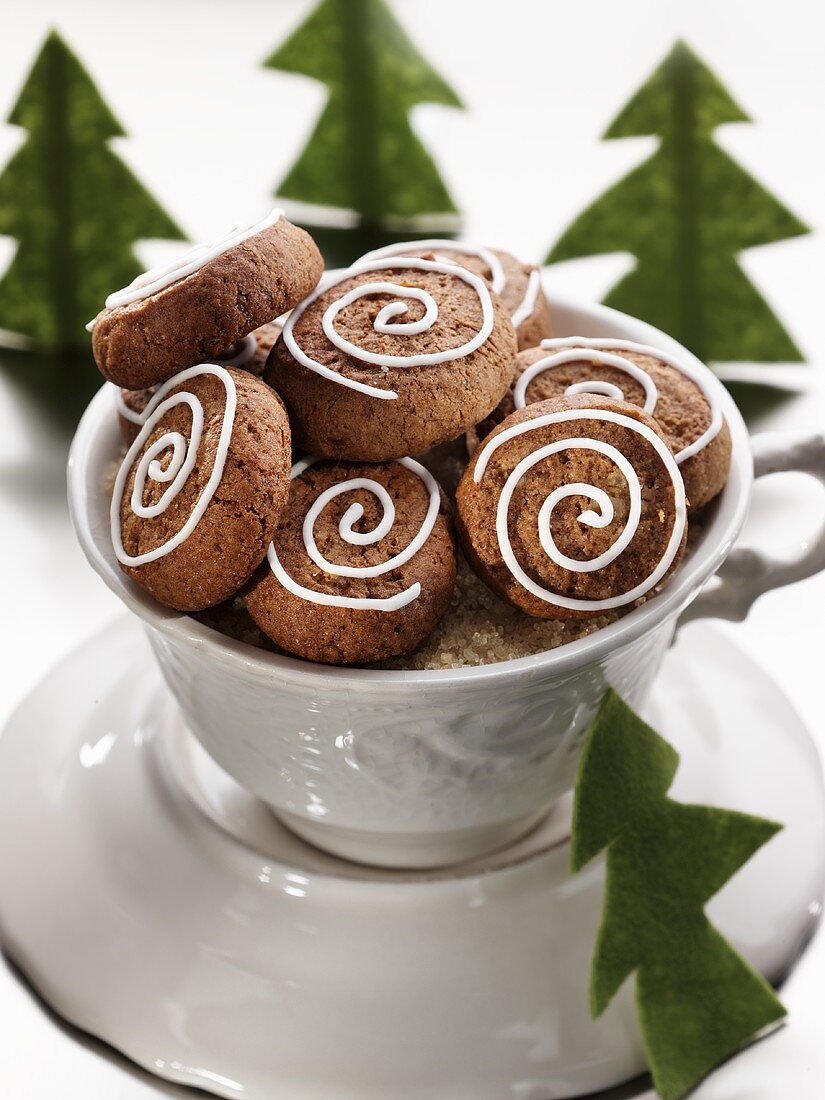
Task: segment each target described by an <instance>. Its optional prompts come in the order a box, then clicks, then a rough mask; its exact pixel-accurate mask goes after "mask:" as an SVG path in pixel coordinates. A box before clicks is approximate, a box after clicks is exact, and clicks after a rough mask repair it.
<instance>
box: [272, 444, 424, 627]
mask: <svg viewBox="0 0 825 1100" xmlns="http://www.w3.org/2000/svg"><path fill="white" fill-rule="evenodd" d="M319 461H320V459H317V458H304V459H302V460H301V461H300V462H297V463H296V464H295V465H294V466H293V467H292V470H291V472H290V478H291V479H295V478H297V477H300V476H301V474H303V473H304V471H305V470H308V469H309V468H310V466H313V465H315V463H316V462H319ZM398 463H399V465H401V466H405V467H406V468H407V469H408V470H411V471H412V472H413V473H414V474H415V475H416V476H417V477H418V478H420V480H421V481H422V482H423V483H424V486H425V488H426V489H427V492H428V494H429V503H428V506H427V513H426V515H425V517H424V521H423V523H422V524H421V527H420V528H419V530H418V532H417V534H416V535H415V537H414V538H413V539H412V541H411V542H410V544H409V545H408V546H407V547H406V548H405V549H404V550H402V551H400V552H399V553H398V554H394V555H393V556H392V557H390V558H388V559H387V561H385V562H383V563H382V564H380V565H370V566H351V565H338V564H337V563H336V562H331V561H329V560H328V559H327V558H325V557H324V555H323V554H322V553H321V551H320V550H319V549H318V545H317V543H316V541H315V533H314V530H315V524H316V522H317V520H318V517H319V516H320V515H321V513H322V512H323V510H324V509H325V508H326V507H327V505H328V504H330V503H331V501H333V500H334V499H335V498H336V497H338V496H340V495H341V494H342V493H348V492H351V491H352V490H353V489H364V490H366V491H367V492H370V493H372V494H374V495H375V497H376V498H377V500H378V502H379V503H380V505H381V508H382V516H381V520H380V522H379V523H378V524H377V525H376V526H375V527H374V528H373V529H372V531H367V532H359V531H356V530H355V525H356V524H357V523H358V521H359V520H360V519H361V517H362V516H363V515H364V507H363V505H362V504H359V503H358V502H355V503H353V504H351V505H350V506H349V508H347V510H346V511H345V512H344V514H343V516H342V517H341V519H340V521H339V523H338V533H339V534H340V536H341V538H342V539H343V540H344V542H346V543H349V545H350V546H371V545H374V544H375V543H378V542H380V541H381V540H382V539H383V538H386V536H387V535H388V534H389V532H390V531H391V530H392V527H393V524H394V523H395V504H394V502H393V500H392V497H391V496H390V494H389V493H388V492H387V489H386V488H385V486H383V485H382V484H381V483H380V482H378V481H375V480H374V479H373V478H368V477H357V478H349V479H348V480H346V481H342V482H340V483H339V484H337V485H332V486H330V487H329V488H328V489H325V490H324V491H323V492H322V493H320V494H319V495H318V497H316V499H315V500H314V501H313V503H312V506H311V507H310V508H309V510H308V512H307V514H306V517H305V518H304V522H303V529H302V535H303V541H304V547H305V549H306V552H307V554H308V555H309V557H310V558H311V559H312V560H313V561H314V562H315V564H316V565H317V566H318V567H319V568H320V569H322V570H323V571H324V572H325V573H330V574H332V575H333V576H339V577H379V576H381V575H382V574H384V573H389V572H391V571H392V570H393V569H398V568H400V566H402V565H404V564H405V563H406V562H408V561H409V560H410V559H411V558H413V557H414V556H415V555H416V554H417V553H418V551H419V550H420V549H421V548H422V546H423V545H424V543H425V542H426V541H427V539H428V538H429V537H430V535H431V534H432V532H433V528H434V527H435V522H436V520H437V519H438V512H439V508H440V506H441V494H440V492H439V488H438V483H437V482H436V480H435V478H434V477H433V476H432V474H431V473H430V472H429V470H427V469H426V468H425V467H424V466H422V465H421V463H419V462H416V461H415V460H414V459H412V458H401V459H398ZM267 559H268V561H269V565H270V568H271V569H272V572H273V573H274V575H275V577H276V578H277V579H278V581H279V582H280V583H281V584H282V585H283V587H284V588H286V589H287V591H289V592H291V593H292V594H293V595H294V596H299V597H300V598H301V599H304V600H308V601H309V602H310V603H317V604H325V605H326V606H328V607H350V608H354V609H356V610H373V611H399V610H400V609H401V608H402V607H406V606H407V604H409V603H412V601H413V600H416V599H418V597H419V596H420V594H421V585H420V584H419V583H418V582H416V583H415V584H412V585H410V587H409V588H406V589H404V591H402V592H399V593H398V594H397V595H395V596H388V597H385V598H381V599H379V598H372V597H352V596H337V595H333V594H330V593H327V592H316V591H314V590H313V589H311V588H307V587H305V586H304V585H302V584H299V583H298V582H297V581H296V580H295V579H294V578H293V577H291V576H290V575H289V573H287V571H286V570H285V569H284V567H283V565H282V563H281V561H280V559H279V557H278V552H277V550H276V549H275V544H274V543H270V544H269V550H268V553H267Z"/></svg>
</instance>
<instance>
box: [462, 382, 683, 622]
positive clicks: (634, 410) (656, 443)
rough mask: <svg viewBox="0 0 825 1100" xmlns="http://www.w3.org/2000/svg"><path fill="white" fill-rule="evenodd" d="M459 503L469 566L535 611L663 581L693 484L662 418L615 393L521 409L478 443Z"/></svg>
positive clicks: (576, 611) (629, 601)
mask: <svg viewBox="0 0 825 1100" xmlns="http://www.w3.org/2000/svg"><path fill="white" fill-rule="evenodd" d="M571 440H572V441H573V442H571ZM579 441H580V442H579ZM456 503H457V505H458V530H459V536H460V538H461V543H462V547H463V549H464V552H465V554H466V556H467V558H468V560H469V561H470V564H471V565H472V566H473V568H474V569H475V570H476V572H477V573H478V575H479V576H480V577H481V579H482V580H483V581H485V582H486V583H487V584H488V585H489V586H490V588H492V589H493V590H494V591H495V592H498V593H499V595H501V596H503V597H504V598H505V599H507V600H509V601H510V602H511V603H512V604H515V606H516V607H520V608H521V609H522V611H526V612H527V614H528V615H535V616H537V617H538V618H547V619H571V618H586V617H589V616H592V615H603V614H605V613H609V612H613V611H618V610H621V609H623V608H625V609H626V608H628V607H631V606H632V605H633V604H634V603H636V602H637V601H638V600H640V599H643V598H644V597H646V596H649V595H651V594H652V593H653V592H654V590H656V589H657V588H658V587H659V586H660V585H661V584H663V583H664V582H665V580H666V579H667V577H668V576H669V575H670V573H671V571H672V570H673V569H674V568H675V566H676V565H677V563H678V561H679V559H680V558H681V555H682V553H683V550H684V546H685V540H686V537H687V520H686V501H685V492H684V484H683V482H682V477H681V474H680V472H679V468H678V466H677V465H676V461H675V459H674V457H673V455H672V453H671V451H670V448H669V447H668V445H667V442H666V440H665V438H664V435H663V433H662V431H661V429H660V427H659V426H658V424H657V423H656V421H655V420H654V419H653V418H652V417H651V416H649V415H648V414H647V413H646V412H644V410H643V409H640V408H639V407H638V406H636V405H631V404H630V403H629V402H626V401H615V400H613V399H611V398H608V397H597V396H591V395H578V396H573V397H567V396H565V397H560V398H553V399H550V400H548V401H541V402H538V403H537V404H535V405H530V406H528V407H527V408H525V409H519V410H517V411H516V412H514V413H512V414H511V415H510V416H508V417H507V419H506V420H504V422H503V423H502V424H500V425H499V426H498V427H497V428H496V429H495V430H494V431H493V432H492V433H491V434H490V435H489V436H487V438H486V439H485V440H484V441H483V443H482V444H481V445H480V447H479V448H478V450H477V451H476V453H475V455H474V456H473V459H472V461H471V463H470V465H469V466H468V467H467V469H466V470H465V472H464V476H463V477H462V479H461V482H460V484H459V486H458V491H457V493H456ZM597 559H598V560H599V562H600V564H599V565H598V567H597V568H593V563H594V562H595V561H596V560H597ZM579 563H581V565H579Z"/></svg>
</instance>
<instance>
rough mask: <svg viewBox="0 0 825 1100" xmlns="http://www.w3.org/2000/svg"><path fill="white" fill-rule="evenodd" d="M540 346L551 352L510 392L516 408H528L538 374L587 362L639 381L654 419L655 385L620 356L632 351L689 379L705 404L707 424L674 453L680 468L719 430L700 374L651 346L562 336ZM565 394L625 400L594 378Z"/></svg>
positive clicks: (712, 396) (713, 399)
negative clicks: (703, 429) (568, 364)
mask: <svg viewBox="0 0 825 1100" xmlns="http://www.w3.org/2000/svg"><path fill="white" fill-rule="evenodd" d="M541 347H542V348H543V349H545V350H547V351H550V352H551V354H550V355H548V356H546V357H545V358H544V359H539V360H537V361H536V362H535V363H533V364H531V365H530V366H529V367H528V368H527V369H526V370H525V371H524V372H523V373H522V374H521V375H520V377H519V379H518V381H517V382H516V385H515V388H514V390H513V403H514V405H515V407H516V408H517V409H523V408H525V407H526V406H527V403H528V402H527V389H528V387H529V386H530V383H531V382H532V381H533V379H534V378H536V377H537V376H538V375H540V374H544V373H545V372H546V371H552V370H554V369H555V368H557V367H562V366H564V365H565V364H567V363H579V362H581V361H582V360H586V361H587V362H588V363H592V364H594V365H602V366H607V367H612V368H614V369H615V370H619V371H622V372H623V373H624V374H626V375H628V377H630V378H632V379H633V380H634V381H636V382H638V383H639V385H640V386H641V387H642V389H643V390H644V395H645V400H644V405H643V408H644V410H645V412H648V413H650V414H651V415H653V416H655V414H656V405H657V402H658V399H659V394H658V391H657V389H656V383H655V382H654V380H653V379H652V378H651V376H650V375H649V374H648V373H647V371H646V370H644V369H643V368H642V367H640V366H639V365H638V364H637V363H634V362H633V361H632V360H630V359H627V358H625V356H623V355H622V354H621V352H631V353H634V352H635V353H636V354H638V355H647V356H650V357H652V358H654V359H658V360H659V361H660V362H662V363H665V364H667V366H669V367H672V368H673V370H676V371H678V372H679V373H680V374H682V375H684V376H685V377H686V378H688V379H690V381H691V382H693V384H694V385H695V386H696V387H697V389H698V390H699V391H700V393H701V394H702V396H703V397H704V398H705V400H706V401H707V404H708V408H709V409H710V424H709V425H708V427H707V428H706V429H705V431H704V432H702V433H701V435H699V436H698V437H697V438H696V439H694V440H693V441H692V442H691V443H690V444H688V445H687V446H686V447H683V448H682V449H681V450H680V451H679V452H678V453H677V454H676V461H677V463H679V464H680V465H681V464H682V463H683V462H685V461H687V459H689V458H692V457H693V456H694V455H697V454H698V453H699V452H700V451H702V450H704V449H705V447H707V446H708V444H709V443H710V442H711V441H712V440H713V439H715V438H716V436H717V435H718V434H719V432H720V431H721V430H722V424H723V416H722V406H721V403H720V401H719V397H718V395H717V394H716V392H715V391H713V390H712V389H711V388H710V387H709V385H708V383H707V381H706V379H705V378H704V377H703V376H702V373H701V372H700V371H699V370H698V369H697V368H695V367H693V366H692V364H690V363H687V362H683V361H682V360H680V359H677V358H676V357H675V356H673V355H669V354H668V353H667V352H665V351H661V350H660V349H659V348H654V347H651V346H650V345H649V344H637V343H634V342H632V341H630V340H605V339H598V338H596V339H588V338H586V337H583V336H565V337H561V338H557V339H553V340H542V342H541ZM565 393H567V394H571V395H572V394H577V393H594V394H600V395H603V396H605V397H613V398H615V399H617V400H619V401H621V400H623V399H624V392H623V390H622V389H621V387H620V386H617V385H615V384H614V383H612V382H607V381H602V380H600V379H596V378H594V379H592V380H590V379H588V380H587V381H584V382H575V383H574V384H573V385H572V386H568V388H567V389H566V390H565Z"/></svg>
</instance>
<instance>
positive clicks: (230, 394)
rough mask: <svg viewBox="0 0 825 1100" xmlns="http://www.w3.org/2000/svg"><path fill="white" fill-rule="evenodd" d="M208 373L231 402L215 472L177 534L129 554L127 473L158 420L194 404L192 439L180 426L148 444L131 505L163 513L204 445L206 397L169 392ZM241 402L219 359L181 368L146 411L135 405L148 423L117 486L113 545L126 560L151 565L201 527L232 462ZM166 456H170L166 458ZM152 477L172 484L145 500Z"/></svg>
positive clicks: (139, 418)
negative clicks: (124, 514)
mask: <svg viewBox="0 0 825 1100" xmlns="http://www.w3.org/2000/svg"><path fill="white" fill-rule="evenodd" d="M202 375H214V377H215V378H217V379H219V380H220V381H221V382H222V383H223V385H224V388H225V390H226V405H225V407H224V413H223V420H222V422H221V431H220V435H219V437H218V442H217V445H216V447H215V462H214V465H213V467H212V472H211V474H210V475H209V479H208V480H207V482H206V485H205V486H204V487H203V490H202V492H201V494H200V496H199V497H198V499H197V501H196V502H195V506H194V507H193V509H192V512H191V514H190V515H189V517H188V519H187V520H186V522H185V523H184V525H183V527H181V529H180V530H179V531H178V532H177V533H176V534H175V535H173V536H172V537H171V538H169V539H167V541H166V542H164V543H162V544H161V545H160V546H156V547H155V548H154V550H148V551H147V552H146V553H145V554H137V555H131V554H127V553H126V550H125V549H124V547H123V535H122V530H121V519H120V511H121V505H122V502H123V493H124V489H125V486H126V479H127V478H128V476H129V472H130V470H131V469H132V466H133V465H134V462H135V460H136V459H137V456H138V455H140V452H141V451H142V450H143V448H144V446H145V444H146V441H147V439H149V437H150V436H151V434H152V432H153V431H154V429H155V426H156V425H157V424H158V422H159V421H160V420H161V419H162V418H163V417H164V416H165V415H166V414H167V413H168V412H169V411H170V410H171V409H173V408H174V407H175V406H176V405H188V406H189V408H190V410H191V413H192V428H191V431H190V433H189V439H188V440H187V439H186V438H185V437H184V436H183V435H182V434H181V433H180V432H176V431H169V432H164V434H163V435H161V436H159V437H158V439H156V440H155V442H154V443H152V444H151V446H149V447H147V448H146V451H145V452H144V453H143V454H142V455H141V457H140V461H139V462H138V466H137V469H136V471H135V480H134V486H133V488H132V495H131V498H130V501H129V506H130V509H131V511H132V514H133V515H136V516H139V517H141V518H142V519H154V518H156V517H157V516H159V515H162V513H163V512H165V511H166V509H167V508H168V507H169V505H170V504H171V503H172V501H173V500H174V499H175V498H176V497H177V496H178V494H179V493H180V492H181V490H182V489H183V487H184V485H185V484H186V481H187V479H188V477H189V475H190V474H191V473H192V471H193V469H194V467H195V463H196V462H197V458H198V448H199V447H200V442H201V437H202V435H203V425H204V415H203V406H202V404H201V402H200V400H199V399H198V398H197V397H196V396H195V395H194V394H193V393H190V392H188V391H187V390H181V391H180V392H178V393H174V394H171V395H170V396H167V395H169V394H170V391H171V390H173V389H175V388H176V387H178V386H180V385H182V384H183V383H184V382H189V381H190V380H191V379H193V378H198V377H200V376H202ZM118 396H120V395H118ZM121 402H122V399H121ZM236 406H237V392H236V389H235V383H234V381H233V380H232V376H231V375H230V374H229V372H228V371H227V370H225V369H224V368H223V367H221V366H218V365H217V364H213V363H201V364H199V365H198V366H195V367H188V368H187V369H186V370H184V371H181V372H180V373H179V374H176V375H175V376H174V377H173V378H170V379H169V381H168V382H164V383H163V385H162V386H160V387H159V388H158V390H157V392H156V393H155V394H154V395H153V397H152V399H151V400H150V401H149V403H148V404H147V406H146V408H145V409H144V410H143V412H142V413H135V412H134V411H133V410H131V409H130V410H129V414H130V415H129V417H128V418H129V419H130V420H131V421H132V422H133V423H136V424H141V425H142V427H141V430H140V432H139V434H138V437H137V439H135V441H134V443H133V444H132V445H131V447H130V448H129V450H128V451H127V452H126V457H125V458H124V459H123V462H122V463H121V466H120V469H119V470H118V474H117V478H116V479H115V486H114V490H113V492H112V503H111V510H110V519H111V528H112V545H113V547H114V551H115V556H116V557H117V560H118V561H119V562H120V563H121V564H122V565H127V566H131V567H133V568H135V567H137V566H141V565H146V564H147V563H148V562H151V561H157V559H158V558H162V557H164V556H165V555H166V554H169V553H170V552H171V551H172V550H174V549H175V548H176V547H178V546H180V545H181V544H182V543H183V542H185V541H186V539H188V538H189V536H190V535H191V534H192V532H193V531H194V530H195V528H196V527H197V525H198V523H199V522H200V521H201V519H202V517H203V514H204V512H205V511H206V509H207V507H208V505H209V502H210V501H211V500H212V497H213V496H214V495H215V490H216V489H217V488H218V485H219V484H220V482H221V478H222V477H223V468H224V465H225V463H226V457H227V454H228V453H229V442H230V439H231V437H232V427H233V425H234V423H235V409H236ZM164 456H166V457H165V458H164ZM147 479H149V480H151V481H155V482H157V483H158V484H168V487H167V488H166V489H165V490H164V492H163V493H162V495H161V496H160V498H159V499H158V501H157V502H156V503H155V504H152V505H146V504H144V503H143V496H144V490H145V487H146V481H147Z"/></svg>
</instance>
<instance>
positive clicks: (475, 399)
mask: <svg viewBox="0 0 825 1100" xmlns="http://www.w3.org/2000/svg"><path fill="white" fill-rule="evenodd" d="M325 316H326V321H325ZM325 324H326V331H325V328H324V325H325ZM329 333H332V338H331V337H330V335H329ZM515 353H516V338H515V333H514V331H513V326H512V324H511V322H510V318H509V316H508V314H507V311H506V309H505V308H504V305H503V304H502V302H501V299H500V298H499V297H498V296H497V295H496V294H494V293H492V292H491V291H490V290H489V288H488V287H487V285H486V283H485V282H484V280H483V279H482V278H480V276H478V275H476V274H474V273H473V272H471V271H467V270H465V269H464V268H459V267H456V266H455V265H452V264H446V263H444V262H441V261H435V260H426V259H419V258H416V257H410V258H409V259H405V260H399V259H398V258H397V257H396V258H395V259H392V258H391V259H389V260H372V261H370V262H369V263H368V264H363V265H359V266H358V267H354V268H350V269H349V270H348V271H347V272H345V273H343V274H342V275H339V276H337V277H336V278H335V281H334V282H332V283H331V284H329V283H328V284H326V286H324V287H323V289H321V290H320V291H318V292H316V293H315V294H314V295H313V296H312V297H311V298H309V299H308V300H307V301H306V302H305V303H303V304H302V305H300V306H299V307H298V308H297V309H295V310H293V312H292V314H291V315H290V316H289V318H288V319H287V321H286V324H285V325H284V331H283V333H282V335H281V338H280V339H279V340H278V343H277V344H276V345H275V349H274V351H273V353H272V354H271V355H270V357H269V362H268V363H267V367H266V371H265V374H264V377H265V379H266V381H267V382H268V383H269V384H270V385H271V386H273V387H274V388H275V389H276V390H277V391H278V392H279V393H280V394H281V396H282V397H283V399H284V401H285V402H286V406H287V408H288V409H289V415H290V419H291V421H292V427H293V432H294V435H295V443H296V446H298V447H299V448H301V449H303V450H305V451H308V452H309V453H311V454H315V455H320V456H322V457H324V458H346V459H357V460H361V461H367V462H383V461H386V460H388V459H392V458H400V457H402V456H404V455H408V454H418V453H420V452H421V451H425V450H427V449H428V448H430V447H434V446H436V445H438V444H439V443H443V442H445V441H447V440H448V439H455V438H456V436H458V435H461V433H462V432H464V431H466V429H467V428H468V427H469V426H470V425H471V424H474V423H477V422H478V420H480V419H482V418H483V417H484V416H486V415H487V414H488V413H489V412H490V411H491V410H492V409H494V408H495V406H496V405H497V404H498V402H499V401H500V400H501V398H502V397H503V395H504V393H505V392H506V390H507V386H508V385H509V383H510V379H511V378H512V375H513V370H514V368H515ZM481 410H485V411H483V412H481ZM479 412H481V415H480V416H479Z"/></svg>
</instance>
